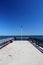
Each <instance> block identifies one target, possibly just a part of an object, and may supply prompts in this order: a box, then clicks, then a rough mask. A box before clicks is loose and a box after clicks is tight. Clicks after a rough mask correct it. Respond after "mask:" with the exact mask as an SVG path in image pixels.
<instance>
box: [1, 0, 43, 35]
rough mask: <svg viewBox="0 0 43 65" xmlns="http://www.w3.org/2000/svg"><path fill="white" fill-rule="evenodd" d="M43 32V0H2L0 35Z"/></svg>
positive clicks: (40, 33)
mask: <svg viewBox="0 0 43 65" xmlns="http://www.w3.org/2000/svg"><path fill="white" fill-rule="evenodd" d="M21 25H22V34H23V35H42V34H43V0H0V35H11V34H12V35H20V34H21Z"/></svg>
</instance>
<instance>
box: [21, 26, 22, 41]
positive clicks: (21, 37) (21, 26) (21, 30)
mask: <svg viewBox="0 0 43 65" xmlns="http://www.w3.org/2000/svg"><path fill="white" fill-rule="evenodd" d="M21 40H22V25H21Z"/></svg>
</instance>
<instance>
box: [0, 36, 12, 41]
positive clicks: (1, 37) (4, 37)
mask: <svg viewBox="0 0 43 65" xmlns="http://www.w3.org/2000/svg"><path fill="white" fill-rule="evenodd" d="M11 37H13V36H0V40H1V39H6V38H11Z"/></svg>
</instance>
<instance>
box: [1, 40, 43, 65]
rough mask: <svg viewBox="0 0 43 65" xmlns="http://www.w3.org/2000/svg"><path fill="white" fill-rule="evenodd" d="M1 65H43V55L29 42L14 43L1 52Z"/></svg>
mask: <svg viewBox="0 0 43 65" xmlns="http://www.w3.org/2000/svg"><path fill="white" fill-rule="evenodd" d="M0 65H43V54H42V53H41V52H40V51H39V50H38V49H36V48H35V47H34V46H33V45H32V44H31V43H30V42H29V41H14V42H13V43H11V44H9V45H7V46H5V47H4V48H2V49H1V50H0Z"/></svg>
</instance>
